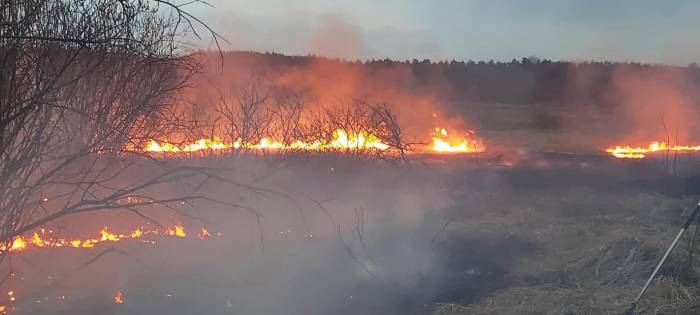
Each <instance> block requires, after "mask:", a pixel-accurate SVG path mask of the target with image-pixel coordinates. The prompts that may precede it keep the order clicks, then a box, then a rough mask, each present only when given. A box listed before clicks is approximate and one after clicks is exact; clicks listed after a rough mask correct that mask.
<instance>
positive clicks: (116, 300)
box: [113, 291, 124, 304]
mask: <svg viewBox="0 0 700 315" xmlns="http://www.w3.org/2000/svg"><path fill="white" fill-rule="evenodd" d="M113 299H114V304H124V296H123V295H122V291H117V293H116V294H115V295H114V297H113Z"/></svg>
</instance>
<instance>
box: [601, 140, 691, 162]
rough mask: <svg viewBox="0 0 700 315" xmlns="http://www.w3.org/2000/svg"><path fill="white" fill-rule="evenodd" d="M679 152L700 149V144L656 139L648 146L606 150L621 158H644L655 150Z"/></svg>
mask: <svg viewBox="0 0 700 315" xmlns="http://www.w3.org/2000/svg"><path fill="white" fill-rule="evenodd" d="M661 151H666V152H678V153H689V152H696V151H700V145H697V146H685V145H675V146H669V145H667V144H666V142H659V141H654V142H651V143H650V144H649V145H647V146H646V147H631V146H621V145H618V146H615V147H614V148H608V149H606V150H605V152H608V153H609V154H611V155H612V156H614V157H616V158H620V159H643V158H645V157H646V156H647V154H651V153H655V152H661Z"/></svg>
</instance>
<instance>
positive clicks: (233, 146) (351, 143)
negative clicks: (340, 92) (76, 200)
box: [127, 129, 389, 153]
mask: <svg viewBox="0 0 700 315" xmlns="http://www.w3.org/2000/svg"><path fill="white" fill-rule="evenodd" d="M332 135H333V137H332V139H330V140H326V139H317V140H313V141H301V140H296V141H293V142H291V143H283V142H281V141H277V140H274V139H271V138H269V137H265V138H262V139H260V141H258V142H257V143H246V142H243V141H241V140H240V139H238V140H236V141H234V142H233V143H226V142H224V141H223V140H221V138H219V137H213V138H211V139H199V140H197V141H195V142H194V143H190V144H184V145H177V144H173V143H170V142H166V141H161V142H158V141H156V140H153V139H151V140H149V141H148V142H147V143H146V145H145V146H144V147H143V148H142V150H143V151H144V152H149V153H182V152H197V151H219V150H238V149H245V150H260V151H282V150H293V151H344V150H386V149H388V148H389V145H387V144H385V143H383V142H382V141H381V140H380V139H379V138H378V137H377V136H375V135H373V134H371V133H368V132H362V131H361V132H355V133H348V132H346V131H345V130H342V129H337V130H335V131H334V132H333V134H332ZM127 150H133V148H132V147H128V148H127Z"/></svg>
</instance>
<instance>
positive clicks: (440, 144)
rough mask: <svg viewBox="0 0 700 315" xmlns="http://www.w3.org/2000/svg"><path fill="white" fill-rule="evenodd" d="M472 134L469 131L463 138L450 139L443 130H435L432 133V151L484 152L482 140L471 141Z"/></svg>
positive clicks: (437, 128)
mask: <svg viewBox="0 0 700 315" xmlns="http://www.w3.org/2000/svg"><path fill="white" fill-rule="evenodd" d="M473 134H474V132H473V131H470V132H468V133H466V134H465V135H464V136H463V137H460V138H454V137H451V136H450V135H449V134H448V133H447V130H446V129H445V128H439V127H436V128H435V132H434V133H433V145H432V147H431V148H432V151H434V152H438V153H478V152H484V151H485V149H486V148H485V147H484V143H483V140H482V139H473V138H472V136H473Z"/></svg>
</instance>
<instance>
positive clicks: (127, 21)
mask: <svg viewBox="0 0 700 315" xmlns="http://www.w3.org/2000/svg"><path fill="white" fill-rule="evenodd" d="M195 2H196V1H195ZM191 3H193V2H188V3H186V4H184V5H175V4H173V3H171V2H168V1H166V0H69V1H65V0H7V1H2V2H1V3H0V241H2V242H5V243H8V242H10V241H11V240H12V239H13V238H14V237H15V236H17V235H20V234H23V233H26V232H28V231H30V230H32V229H34V228H37V227H39V226H42V225H44V224H47V223H49V222H51V221H53V220H55V219H57V218H60V217H64V216H67V215H71V214H76V213H82V212H87V211H97V210H114V209H124V210H127V211H131V212H132V213H134V214H136V215H139V216H141V217H143V218H146V219H149V218H148V216H147V215H146V214H144V213H143V212H142V209H143V207H148V206H152V205H154V204H160V205H165V206H168V207H171V204H172V203H173V202H185V201H190V200H194V199H201V198H204V197H203V196H200V195H195V194H196V191H190V192H186V193H181V194H178V195H175V196H155V195H152V194H149V192H152V191H153V188H154V187H157V186H159V185H165V184H168V183H170V182H172V181H175V180H177V179H178V178H182V177H190V178H191V177H197V176H198V177H199V178H201V180H202V181H204V180H207V179H210V178H212V176H213V175H211V174H209V173H207V172H206V170H204V169H201V168H195V167H189V166H183V165H173V164H169V163H165V162H162V161H158V160H154V159H150V158H149V157H148V156H146V155H143V152H139V150H138V148H139V145H140V144H141V143H140V142H141V140H143V139H148V138H157V137H158V136H160V135H163V134H165V133H169V132H172V130H173V128H177V127H178V125H177V124H175V123H174V122H176V120H174V115H173V112H172V111H173V108H174V107H173V104H174V103H175V101H176V99H175V97H176V93H175V92H176V91H178V90H179V89H181V88H182V87H183V86H184V85H185V83H186V82H187V79H188V77H189V76H190V75H191V74H192V73H193V72H194V71H196V69H197V68H198V65H197V63H196V62H195V61H194V59H193V58H192V57H191V52H190V51H189V48H188V47H189V45H188V44H187V41H186V38H187V37H186V36H187V34H194V35H195V36H198V34H197V33H196V27H199V28H204V29H206V30H207V32H209V34H210V35H211V36H212V37H213V38H214V40H215V41H217V43H218V39H219V36H218V35H217V34H216V33H215V32H213V31H212V30H211V29H209V28H208V27H207V26H206V25H204V24H202V23H201V22H200V21H199V20H198V19H197V18H196V17H194V16H192V15H190V14H189V13H187V11H186V10H185V9H186V8H185V6H186V5H189V4H191ZM125 161H126V162H125ZM144 164H149V166H144ZM153 166H156V167H157V168H156V169H157V171H156V174H154V175H152V176H141V177H135V178H133V176H132V175H131V174H130V173H131V171H132V170H133V169H139V168H144V167H147V168H149V169H154V168H153ZM214 177H217V176H214ZM218 178H219V179H221V180H223V181H228V180H227V179H225V178H220V177H218ZM228 182H230V183H233V182H232V181H228ZM132 196H138V197H139V198H138V200H139V201H138V202H125V200H126V199H127V198H130V197H132ZM2 254H6V253H2ZM4 256H5V255H3V257H4Z"/></svg>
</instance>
